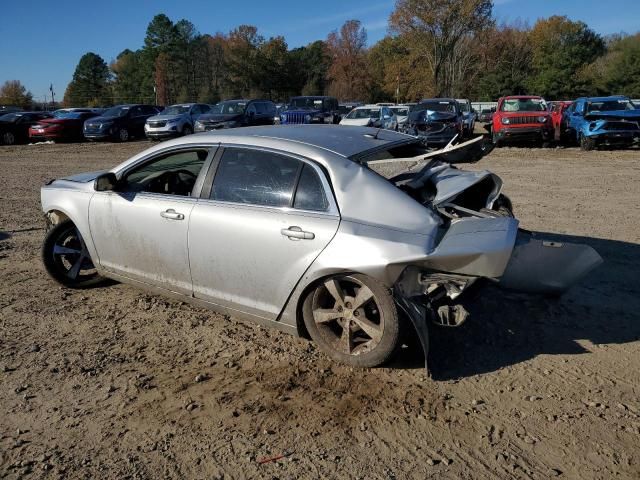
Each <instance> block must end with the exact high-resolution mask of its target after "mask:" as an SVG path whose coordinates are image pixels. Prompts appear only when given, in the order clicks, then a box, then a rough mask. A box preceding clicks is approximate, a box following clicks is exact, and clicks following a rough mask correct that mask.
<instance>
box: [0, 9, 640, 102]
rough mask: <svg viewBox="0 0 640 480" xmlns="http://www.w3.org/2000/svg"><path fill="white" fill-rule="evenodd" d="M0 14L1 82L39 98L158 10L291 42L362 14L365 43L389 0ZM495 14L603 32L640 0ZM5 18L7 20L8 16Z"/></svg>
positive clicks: (638, 14) (632, 25) (623, 26)
mask: <svg viewBox="0 0 640 480" xmlns="http://www.w3.org/2000/svg"><path fill="white" fill-rule="evenodd" d="M2 3H3V5H2V17H3V19H2V20H1V21H0V84H1V83H4V81H5V80H13V79H17V80H20V81H21V82H22V83H23V84H24V85H25V86H26V87H27V88H28V89H29V90H30V91H31V92H32V93H33V94H34V96H35V97H36V98H37V99H40V100H41V99H43V95H45V94H47V93H48V88H49V84H50V83H53V85H54V90H55V91H56V97H57V98H60V99H61V98H62V95H63V93H64V89H65V88H66V85H67V83H68V82H69V81H70V80H71V76H72V75H73V71H74V69H75V66H76V64H77V62H78V60H79V58H80V56H81V55H82V54H84V53H86V52H88V51H93V52H95V53H97V54H99V55H100V56H102V57H103V58H104V59H105V60H106V61H107V63H108V62H110V61H111V60H113V59H114V58H115V57H116V56H117V55H118V53H119V52H121V51H122V50H124V49H125V48H130V49H132V50H135V49H137V48H139V47H140V46H142V42H143V39H144V34H145V30H146V27H147V24H148V23H149V21H150V20H151V18H152V17H153V16H154V15H155V14H156V13H161V12H163V13H166V14H167V15H168V16H169V17H170V18H171V19H172V20H174V21H176V20H179V19H181V18H186V19H187V20H190V21H191V22H193V23H194V24H195V26H196V27H197V28H198V30H199V31H200V32H202V33H215V32H218V31H220V32H228V31H229V30H231V29H232V28H234V27H235V26H237V25H240V24H242V23H247V24H252V25H256V26H257V27H258V29H259V32H260V33H261V34H262V35H264V36H265V37H269V36H275V35H283V36H284V37H285V38H286V40H287V43H288V44H289V47H297V46H300V45H305V44H307V43H309V42H311V41H313V40H318V39H324V38H326V36H327V34H328V33H329V32H330V31H331V30H334V29H337V28H339V27H340V25H341V24H342V23H343V22H344V21H345V20H348V19H351V18H355V19H358V20H360V21H361V22H362V23H363V24H364V26H365V27H366V29H367V32H368V38H369V43H375V42H376V41H377V40H379V39H380V38H382V37H384V35H385V34H386V30H387V20H388V18H389V14H390V13H391V11H392V10H393V6H394V4H395V2H394V1H393V0H322V1H308V0H233V1H214V0H208V1H207V0H189V1H187V2H181V1H176V0H171V1H169V0H155V1H151V0H128V1H123V0H109V1H97V2H88V1H86V0H60V1H57V2H56V1H51V0H28V1H19V0H8V1H3V2H2ZM494 3H495V7H494V16H495V17H496V19H497V20H498V21H503V20H504V21H513V20H517V19H521V20H524V21H529V22H530V23H531V24H533V23H534V22H535V20H536V19H537V18H540V17H548V16H550V15H567V16H568V17H570V18H571V19H574V20H582V21H584V22H586V23H587V24H588V25H589V26H591V28H593V29H594V30H596V31H597V32H599V33H601V34H610V33H617V32H621V31H624V32H627V33H635V32H636V31H638V29H640V0H607V1H603V0H494ZM9 19H10V20H11V21H8V20H9Z"/></svg>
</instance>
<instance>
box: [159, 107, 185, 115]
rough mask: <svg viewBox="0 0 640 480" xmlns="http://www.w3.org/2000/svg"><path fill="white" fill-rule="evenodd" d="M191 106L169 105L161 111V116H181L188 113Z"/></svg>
mask: <svg viewBox="0 0 640 480" xmlns="http://www.w3.org/2000/svg"><path fill="white" fill-rule="evenodd" d="M190 109H191V105H171V106H170V107H167V108H165V109H164V110H163V111H162V115H182V114H184V113H189V110H190Z"/></svg>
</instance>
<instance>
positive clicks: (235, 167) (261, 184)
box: [210, 148, 301, 207]
mask: <svg viewBox="0 0 640 480" xmlns="http://www.w3.org/2000/svg"><path fill="white" fill-rule="evenodd" d="M300 167H301V162H299V161H298V160H295V159H293V158H289V157H285V156H282V155H277V154H273V153H270V152H261V151H259V150H245V149H241V148H229V149H226V150H225V152H224V154H223V155H222V158H221V159H220V164H219V166H218V170H217V172H216V176H215V178H214V180H213V188H212V190H211V197H210V198H211V199H212V200H221V201H224V202H235V203H246V204H251V205H264V206H270V207H288V206H290V205H291V197H292V196H293V188H294V186H295V183H296V178H297V176H298V169H299V168H300Z"/></svg>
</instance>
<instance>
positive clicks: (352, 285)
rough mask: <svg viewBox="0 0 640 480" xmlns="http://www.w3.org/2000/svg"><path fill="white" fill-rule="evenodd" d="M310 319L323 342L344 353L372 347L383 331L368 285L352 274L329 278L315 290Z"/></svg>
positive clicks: (361, 350) (373, 297) (360, 351)
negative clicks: (351, 275) (350, 275)
mask: <svg viewBox="0 0 640 480" xmlns="http://www.w3.org/2000/svg"><path fill="white" fill-rule="evenodd" d="M312 312H313V320H314V322H315V324H316V326H317V328H318V331H319V333H320V335H321V336H322V338H323V339H324V341H325V342H326V343H327V344H329V345H330V346H331V347H332V348H334V349H335V350H336V351H338V352H340V353H342V354H346V355H360V354H363V353H366V352H369V351H372V350H373V349H375V348H376V347H377V346H378V344H379V343H380V341H381V340H382V335H383V333H384V314H383V311H382V309H380V308H379V305H378V303H377V301H376V298H375V295H374V293H373V292H372V291H371V289H370V288H369V287H367V286H366V285H365V284H364V283H362V282H361V281H360V280H359V279H357V278H354V277H349V276H345V277H333V278H330V279H328V280H326V281H325V282H324V283H323V284H322V285H321V286H320V287H319V288H317V289H316V291H315V292H314V295H313V300H312Z"/></svg>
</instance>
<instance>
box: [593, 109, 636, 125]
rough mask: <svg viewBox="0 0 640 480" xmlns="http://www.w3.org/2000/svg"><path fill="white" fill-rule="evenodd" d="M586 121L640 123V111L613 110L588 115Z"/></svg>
mask: <svg viewBox="0 0 640 480" xmlns="http://www.w3.org/2000/svg"><path fill="white" fill-rule="evenodd" d="M584 118H585V119H586V120H631V121H635V122H637V121H640V110H613V111H611V112H593V113H587V114H586V115H585V116H584Z"/></svg>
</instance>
